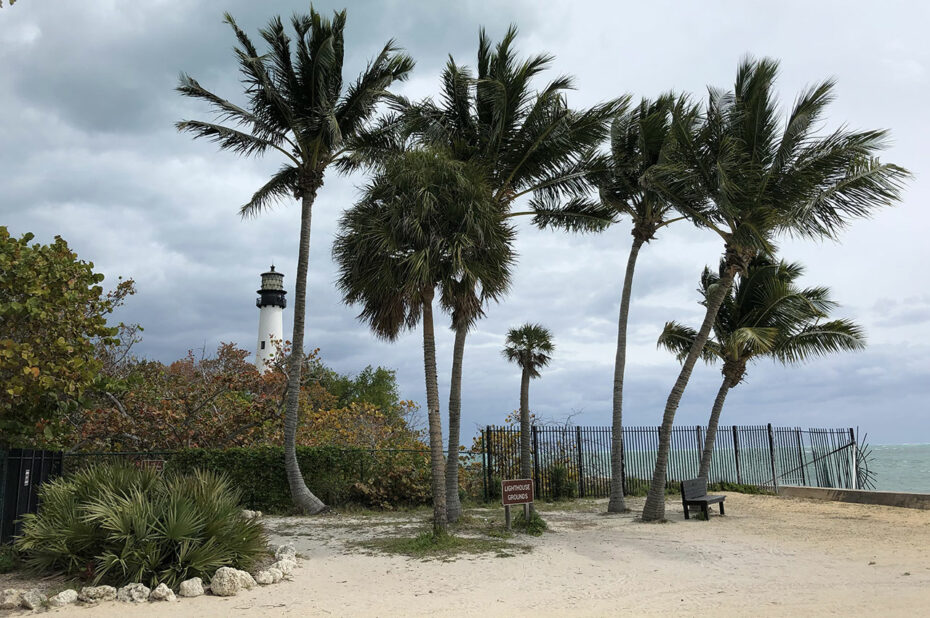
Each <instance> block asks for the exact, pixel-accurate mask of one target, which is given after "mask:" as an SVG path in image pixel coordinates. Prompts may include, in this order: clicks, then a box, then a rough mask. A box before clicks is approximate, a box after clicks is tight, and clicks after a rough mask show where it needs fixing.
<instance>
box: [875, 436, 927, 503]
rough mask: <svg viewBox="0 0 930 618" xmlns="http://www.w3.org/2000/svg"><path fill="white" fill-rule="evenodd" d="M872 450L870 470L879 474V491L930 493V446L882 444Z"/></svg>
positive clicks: (877, 479) (876, 484)
mask: <svg viewBox="0 0 930 618" xmlns="http://www.w3.org/2000/svg"><path fill="white" fill-rule="evenodd" d="M869 448H871V449H872V457H871V461H870V462H869V469H870V470H873V471H874V472H875V474H876V478H875V489H876V490H878V491H913V492H917V493H924V494H930V444H881V445H875V446H870V447H869Z"/></svg>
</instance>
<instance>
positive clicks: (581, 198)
mask: <svg viewBox="0 0 930 618" xmlns="http://www.w3.org/2000/svg"><path fill="white" fill-rule="evenodd" d="M516 36H517V30H516V28H515V27H511V28H509V29H508V31H507V33H506V34H505V35H504V37H503V38H502V39H501V41H500V42H499V43H497V44H496V45H494V44H492V42H491V40H490V39H489V37H488V36H487V34H486V33H485V31H484V30H481V31H480V33H479V37H478V55H477V65H476V70H475V71H473V70H471V69H469V68H468V67H465V66H462V65H459V64H457V63H456V62H455V60H454V59H451V58H450V60H449V61H448V63H447V64H446V67H445V69H444V71H443V72H442V76H441V92H440V95H439V97H438V100H436V101H434V100H431V99H427V100H425V101H422V102H418V103H415V104H412V105H407V106H406V108H405V109H404V110H403V112H402V113H401V114H400V120H402V122H401V123H400V124H402V125H404V132H406V133H409V134H411V135H413V136H414V137H415V138H416V139H417V141H419V142H420V143H422V144H427V145H432V146H438V147H441V148H443V149H445V150H446V151H448V152H450V153H451V156H452V157H453V158H455V159H458V160H460V161H464V162H468V163H470V164H473V165H476V166H477V167H478V169H480V170H482V174H483V176H484V179H485V183H486V184H487V186H488V187H490V189H491V192H492V194H493V198H494V200H495V202H496V203H497V204H498V206H499V208H500V209H501V211H502V212H503V213H504V214H505V215H506V216H508V217H511V216H519V215H526V216H532V217H533V218H534V221H535V223H536V224H537V225H539V226H542V227H564V228H570V229H575V230H600V229H603V228H604V227H605V225H606V223H607V222H609V220H610V215H609V214H605V213H603V212H602V211H601V210H600V209H599V208H598V207H599V204H598V202H597V201H596V200H591V199H590V198H589V197H588V191H589V188H590V187H589V183H588V179H587V175H588V174H589V173H590V172H591V171H592V169H597V168H598V167H599V166H600V165H602V163H603V161H602V159H601V158H600V157H599V156H597V155H596V154H595V150H596V148H597V147H598V146H599V145H600V143H601V142H602V141H603V139H604V137H605V136H606V134H607V126H608V123H609V122H610V119H611V118H612V117H613V116H614V115H616V114H617V113H618V112H619V111H621V110H622V109H623V108H624V106H625V104H626V99H625V98H622V99H618V100H614V101H608V102H606V103H604V104H600V105H595V106H594V107H592V108H590V109H587V110H581V111H578V110H573V109H571V108H570V107H569V106H568V103H567V101H566V97H565V94H566V92H567V91H568V90H570V89H571V88H572V80H571V78H569V77H567V76H559V77H556V78H555V79H553V80H552V81H550V82H548V83H546V84H543V85H542V87H541V88H538V89H537V88H535V87H534V82H535V80H536V79H537V78H539V77H540V76H541V75H542V74H543V73H544V72H545V71H546V70H548V69H549V68H550V67H551V65H552V62H553V57H552V56H551V55H549V54H537V55H533V56H530V57H528V58H525V59H521V58H519V57H518V55H517V52H516V50H515V47H514V42H515V40H516ZM373 143H374V144H376V145H380V146H381V147H392V146H393V144H394V142H393V141H392V140H382V141H380V142H379V141H374V142H373ZM375 151H376V149H374V150H373V152H370V153H368V156H369V157H373V156H374V157H376V154H373V153H375ZM524 196H525V197H526V198H528V199H529V207H530V208H529V210H525V211H521V212H515V211H513V210H512V206H513V204H514V203H515V202H516V200H518V199H520V198H521V197H524ZM461 283H462V285H461V286H460V291H461V293H460V294H459V295H458V296H457V298H458V299H461V300H462V301H463V304H461V305H459V306H456V307H453V329H455V345H454V346H453V358H452V383H451V385H450V389H449V456H448V460H447V472H446V485H447V488H448V490H447V494H448V497H449V516H450V519H451V520H455V519H456V518H457V517H458V515H459V514H460V513H461V505H460V504H459V500H458V490H457V487H458V448H459V426H460V411H461V375H462V363H463V357H464V350H465V340H466V335H467V332H468V329H469V327H470V326H471V325H472V324H473V323H474V321H475V320H477V319H479V318H480V317H481V316H482V312H481V308H482V307H481V305H480V304H476V303H475V302H474V299H475V298H477V297H478V295H479V294H478V293H477V292H476V291H474V290H470V289H469V285H470V284H469V282H467V281H463V282H461Z"/></svg>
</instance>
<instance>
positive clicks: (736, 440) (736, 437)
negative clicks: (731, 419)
mask: <svg viewBox="0 0 930 618" xmlns="http://www.w3.org/2000/svg"><path fill="white" fill-rule="evenodd" d="M733 459H734V460H735V461H736V483H737V484H738V485H742V484H743V475H742V473H741V472H740V468H739V430H738V429H737V428H736V425H733Z"/></svg>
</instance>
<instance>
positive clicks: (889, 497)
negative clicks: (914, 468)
mask: <svg viewBox="0 0 930 618" xmlns="http://www.w3.org/2000/svg"><path fill="white" fill-rule="evenodd" d="M778 495H779V496H790V497H792V498H813V499H814V500H834V501H836V502H855V503H857V504H880V505H883V506H901V507H906V508H909V509H930V494H915V493H909V492H906V491H862V490H857V489H829V488H825V487H796V486H793V485H779V487H778Z"/></svg>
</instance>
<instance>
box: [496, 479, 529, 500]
mask: <svg viewBox="0 0 930 618" xmlns="http://www.w3.org/2000/svg"><path fill="white" fill-rule="evenodd" d="M532 502H533V479H514V480H510V481H501V504H503V505H504V506H510V505H511V504H531V503H532Z"/></svg>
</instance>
